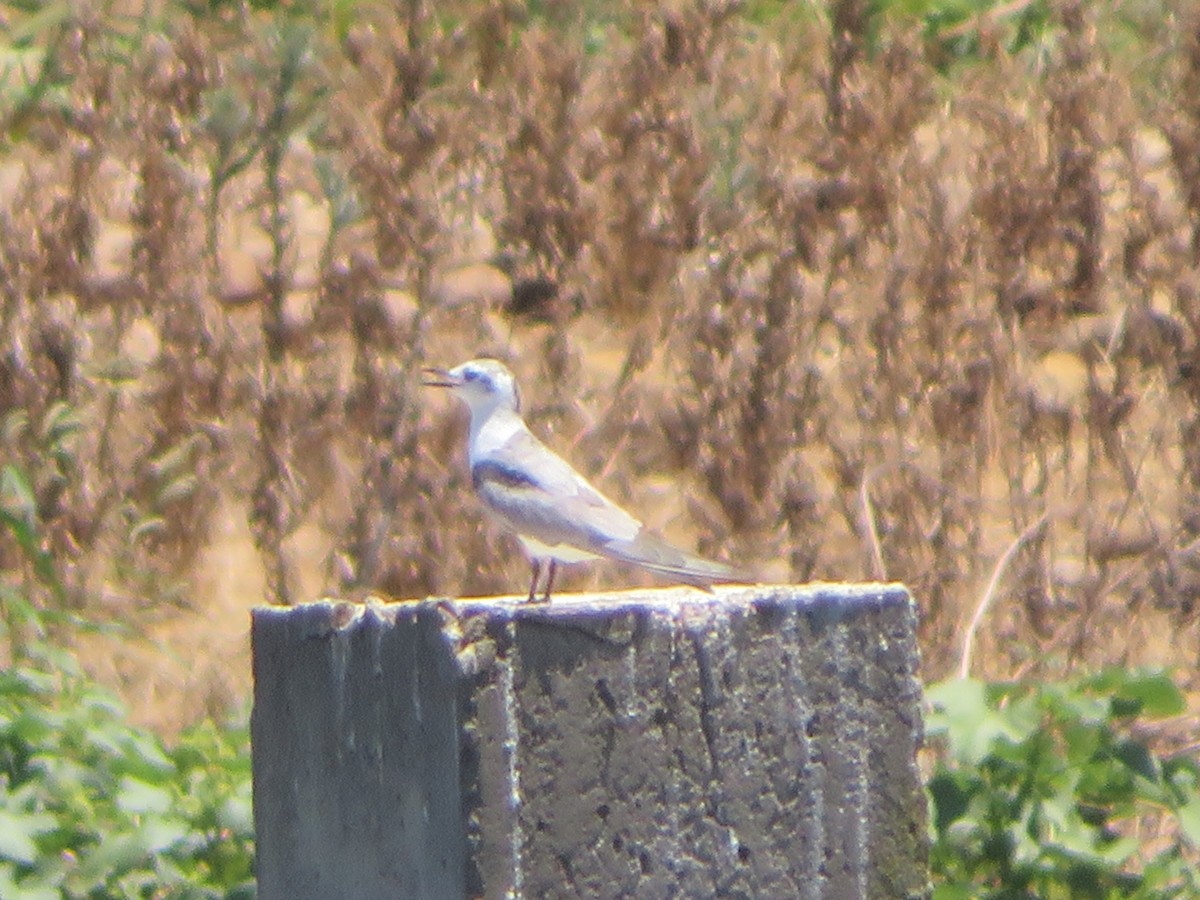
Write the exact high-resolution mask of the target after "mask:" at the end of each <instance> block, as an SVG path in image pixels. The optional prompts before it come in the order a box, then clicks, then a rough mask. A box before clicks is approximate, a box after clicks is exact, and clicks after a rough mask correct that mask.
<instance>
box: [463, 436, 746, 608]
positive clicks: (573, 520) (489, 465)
mask: <svg viewBox="0 0 1200 900" xmlns="http://www.w3.org/2000/svg"><path fill="white" fill-rule="evenodd" d="M471 478H472V481H473V482H474V484H475V490H476V491H477V492H478V493H479V496H480V498H481V499H482V500H483V501H484V503H486V504H487V505H488V506H489V507H490V508H491V510H492V511H493V512H494V513H495V514H496V515H498V516H500V518H501V519H503V520H504V521H505V522H506V523H507V524H508V525H509V527H511V528H512V529H513V530H514V531H516V532H518V533H520V534H525V535H528V536H530V537H533V538H536V539H537V540H539V541H541V542H542V543H544V544H547V545H550V546H554V545H556V544H567V545H569V546H572V547H577V548H579V549H582V550H586V551H588V552H589V553H594V554H596V555H597V556H605V557H608V558H610V559H615V560H620V561H622V562H627V563H632V564H633V565H637V566H641V567H642V568H645V569H649V570H650V571H653V572H657V573H658V574H660V575H665V576H668V577H671V578H675V579H678V580H680V581H683V582H685V583H688V584H694V585H696V586H698V587H708V585H710V584H714V583H717V582H722V581H747V580H749V579H747V578H745V577H744V576H742V575H741V574H740V573H739V572H737V571H736V570H734V569H732V568H730V567H729V566H726V565H723V564H721V563H717V562H712V561H710V560H706V559H701V558H700V557H697V556H692V555H690V554H688V553H684V552H683V551H682V550H679V549H678V548H676V547H673V546H672V545H670V544H668V543H667V542H666V541H664V540H662V539H661V538H659V537H657V536H656V535H654V534H653V533H651V532H648V531H646V530H645V529H644V528H643V527H642V523H641V522H639V521H638V520H637V519H635V518H634V517H633V516H631V515H630V514H629V513H627V512H625V510H623V509H621V508H620V507H619V506H617V505H616V504H615V503H613V502H612V501H611V500H609V499H608V498H607V497H605V496H604V495H603V494H601V493H600V492H599V491H597V490H596V489H595V488H593V487H592V486H591V485H590V484H588V482H587V480H586V479H585V478H584V477H583V476H582V475H580V474H579V473H578V472H576V471H575V470H574V469H573V468H571V466H570V465H569V464H568V463H567V462H566V461H565V460H563V459H562V457H560V456H558V455H556V454H555V453H553V452H552V451H551V450H550V449H549V448H547V447H546V446H545V445H544V444H543V443H542V442H541V441H539V440H538V439H537V438H535V437H534V436H533V435H532V434H530V433H529V432H527V431H523V432H519V433H518V434H516V435H514V436H513V437H512V438H511V439H510V440H509V441H508V442H507V443H506V444H505V445H504V446H502V447H501V448H499V449H498V450H497V451H495V452H493V453H491V454H489V455H488V458H487V459H486V460H481V461H479V462H477V463H476V464H475V466H474V468H473V469H472V470H471Z"/></svg>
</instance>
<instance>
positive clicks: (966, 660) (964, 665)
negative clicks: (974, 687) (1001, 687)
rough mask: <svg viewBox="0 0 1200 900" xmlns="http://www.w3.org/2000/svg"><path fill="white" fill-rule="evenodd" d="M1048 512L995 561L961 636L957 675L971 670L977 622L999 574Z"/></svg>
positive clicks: (994, 590)
mask: <svg viewBox="0 0 1200 900" xmlns="http://www.w3.org/2000/svg"><path fill="white" fill-rule="evenodd" d="M1048 516H1049V513H1042V514H1041V515H1040V516H1039V517H1038V519H1037V521H1036V522H1034V523H1033V524H1032V525H1030V526H1028V527H1027V528H1026V529H1025V530H1024V531H1022V532H1021V533H1020V534H1019V535H1017V537H1016V539H1015V540H1014V541H1013V542H1012V543H1011V544H1009V545H1008V549H1007V550H1005V551H1004V555H1003V556H1001V557H1000V559H999V561H998V562H997V563H996V568H995V569H993V570H992V578H991V580H990V581H989V582H988V586H987V590H986V591H984V592H983V597H981V598H980V600H979V605H978V606H976V607H975V615H973V616H971V624H970V625H968V626H967V633H966V635H965V636H964V637H963V651H962V659H961V660H960V661H959V666H958V677H959V678H966V677H967V675H968V674H969V673H970V671H971V651H972V650H973V649H974V647H975V632H976V631H978V630H979V623H980V622H982V621H983V617H984V615H985V614H986V613H987V611H988V608H989V607H990V606H991V605H992V598H993V597H995V596H996V588H997V587H998V586H999V584H1000V576H1001V575H1002V574H1003V573H1004V570H1005V569H1006V568H1008V564H1009V563H1010V562H1011V561H1012V558H1013V556H1015V555H1016V552H1017V551H1018V550H1019V549H1020V548H1021V546H1022V545H1023V544H1024V543H1025V542H1026V541H1028V540H1029V539H1030V538H1031V537H1033V536H1034V534H1036V533H1037V532H1038V531H1041V529H1042V527H1043V526H1044V525H1045V524H1046V520H1047V517H1048Z"/></svg>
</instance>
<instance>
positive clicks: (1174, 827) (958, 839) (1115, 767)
mask: <svg viewBox="0 0 1200 900" xmlns="http://www.w3.org/2000/svg"><path fill="white" fill-rule="evenodd" d="M927 697H928V699H929V701H930V703H931V704H932V707H933V708H932V712H931V713H930V715H929V720H928V729H929V734H930V736H931V737H933V738H935V743H936V744H937V745H938V746H940V747H941V749H942V751H943V752H942V753H941V757H940V759H939V760H938V762H937V764H936V767H935V771H934V773H933V775H932V777H931V778H930V780H929V784H928V787H929V793H930V797H931V799H932V828H933V852H932V854H931V861H932V866H933V870H934V874H935V883H936V884H937V887H936V889H935V892H934V897H935V898H936V900H953V898H960V897H961V898H966V897H986V898H997V900H999V898H1005V900H1008V898H1033V897H1039V898H1058V897H1063V898H1066V897H1072V898H1074V897H1089V898H1091V897H1102V898H1108V897H1114V898H1115V897H1139V898H1168V897H1195V896H1197V895H1198V892H1200V874H1198V873H1197V869H1196V867H1195V863H1196V852H1197V848H1198V847H1200V767H1198V766H1197V765H1196V762H1195V760H1194V759H1192V758H1190V757H1189V756H1187V755H1186V754H1180V755H1177V756H1170V755H1164V754H1161V753H1156V752H1155V751H1154V749H1153V748H1152V747H1151V745H1150V742H1149V741H1148V740H1147V739H1146V737H1145V736H1144V735H1145V733H1146V729H1145V724H1146V723H1145V721H1144V720H1145V719H1148V718H1162V717H1166V716H1175V715H1178V714H1179V713H1181V712H1182V711H1183V709H1184V700H1183V696H1182V695H1181V694H1180V692H1179V690H1178V688H1176V686H1175V685H1174V684H1173V683H1172V681H1171V679H1170V678H1169V677H1168V676H1166V675H1164V674H1147V673H1142V672H1126V671H1121V670H1115V669H1114V670H1108V671H1105V672H1103V673H1102V674H1100V675H1096V676H1091V677H1085V678H1080V679H1075V680H1070V681H1064V682H1058V683H1048V684H1039V685H1030V684H1020V683H1012V684H991V685H989V684H984V683H982V682H979V681H974V680H970V679H962V680H953V681H946V682H943V683H941V684H937V685H934V686H933V687H931V688H930V689H929V691H928V693H927ZM1143 827H1146V828H1151V829H1153V830H1154V831H1155V832H1156V835H1157V836H1156V838H1155V842H1154V845H1153V847H1154V849H1153V852H1152V853H1148V852H1147V847H1148V846H1150V845H1148V844H1147V843H1146V842H1145V839H1144V835H1138V834H1137V833H1136V832H1137V831H1138V829H1139V828H1143Z"/></svg>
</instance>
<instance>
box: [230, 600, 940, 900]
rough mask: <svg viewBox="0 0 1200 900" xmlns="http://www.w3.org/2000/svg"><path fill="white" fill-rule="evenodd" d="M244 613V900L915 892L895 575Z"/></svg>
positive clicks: (906, 659) (919, 881) (907, 658)
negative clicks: (855, 580)
mask: <svg viewBox="0 0 1200 900" xmlns="http://www.w3.org/2000/svg"><path fill="white" fill-rule="evenodd" d="M347 607H349V604H332V603H325V604H313V605H311V606H308V607H299V608H295V609H291V610H275V609H272V610H259V611H258V612H256V614H255V620H254V648H255V680H256V684H255V710H254V717H253V736H254V768H255V817H256V823H257V826H258V848H259V861H258V866H259V868H258V873H259V896H260V897H261V898H265V900H271V898H276V897H280V898H282V897H288V898H305V897H314V898H315V897H321V898H337V897H347V898H350V897H353V898H359V900H370V898H376V897H378V898H384V897H389V898H418V897H439V898H440V897H456V898H457V897H476V896H482V897H488V898H492V897H494V898H503V897H537V898H541V897H614V898H615V897H649V898H655V897H664V898H667V897H801V898H853V897H870V898H875V897H879V898H904V897H920V896H924V895H925V894H926V892H927V868H926V852H927V848H926V839H925V835H926V825H925V808H924V799H923V794H922V791H921V783H920V777H919V773H918V771H917V768H916V762H915V752H916V748H917V745H918V742H919V740H920V736H921V720H920V705H919V704H920V688H919V684H918V682H917V678H916V674H917V656H916V643H915V637H914V635H915V612H914V606H913V603H912V600H911V598H910V597H909V595H908V593H907V592H906V591H905V590H904V589H903V588H902V587H899V586H896V585H863V586H846V585H816V586H810V587H753V588H740V587H738V588H721V589H719V590H718V592H717V593H716V594H713V595H706V594H702V593H699V592H697V591H692V590H689V589H673V590H662V591H636V592H624V593H618V594H603V595H579V596H565V595H564V596H562V597H559V598H556V599H555V601H554V602H553V603H551V604H550V605H547V606H526V605H520V604H516V603H514V602H512V601H511V600H480V601H456V602H440V603H435V602H432V601H428V602H424V603H413V604H389V605H387V606H375V607H371V608H367V609H365V610H364V609H363V608H362V607H349V609H350V611H349V612H347Z"/></svg>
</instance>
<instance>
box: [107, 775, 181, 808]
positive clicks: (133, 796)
mask: <svg viewBox="0 0 1200 900" xmlns="http://www.w3.org/2000/svg"><path fill="white" fill-rule="evenodd" d="M116 799H117V807H118V808H119V809H120V810H121V811H122V812H126V813H129V814H130V815H136V814H138V813H164V812H166V811H167V810H168V809H170V808H171V799H172V798H171V793H170V791H167V790H164V789H163V788H161V787H158V786H157V785H153V784H147V783H146V782H145V781H142V780H141V779H139V778H130V777H129V776H126V777H124V778H122V779H121V781H120V784H119V786H118V789H117V798H116Z"/></svg>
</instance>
